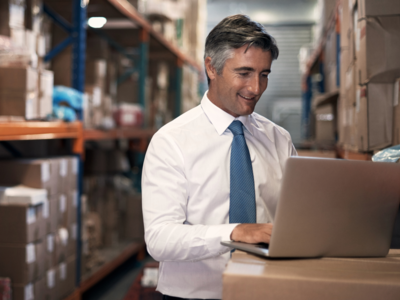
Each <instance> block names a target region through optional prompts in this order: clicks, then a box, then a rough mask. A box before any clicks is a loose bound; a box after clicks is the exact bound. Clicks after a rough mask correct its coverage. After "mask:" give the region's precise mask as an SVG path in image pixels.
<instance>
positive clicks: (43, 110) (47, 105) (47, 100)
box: [37, 96, 53, 119]
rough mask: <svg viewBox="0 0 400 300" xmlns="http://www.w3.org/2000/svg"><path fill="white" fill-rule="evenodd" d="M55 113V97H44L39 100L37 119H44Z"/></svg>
mask: <svg viewBox="0 0 400 300" xmlns="http://www.w3.org/2000/svg"><path fill="white" fill-rule="evenodd" d="M52 113H53V97H51V96H43V97H40V98H39V99H38V112H37V117H38V118H39V119H44V118H46V117H48V116H49V115H51V114H52Z"/></svg>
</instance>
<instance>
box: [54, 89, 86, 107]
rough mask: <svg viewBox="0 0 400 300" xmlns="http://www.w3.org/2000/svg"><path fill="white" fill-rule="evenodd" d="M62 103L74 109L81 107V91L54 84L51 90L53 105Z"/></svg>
mask: <svg viewBox="0 0 400 300" xmlns="http://www.w3.org/2000/svg"><path fill="white" fill-rule="evenodd" d="M60 103H63V104H65V105H67V106H69V107H72V108H73V109H76V110H81V109H82V107H83V93H81V92H79V91H77V90H75V89H73V88H70V87H66V86H61V85H58V86H55V87H54V91H53V105H58V104H60Z"/></svg>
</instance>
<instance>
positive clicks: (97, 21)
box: [88, 17, 107, 28]
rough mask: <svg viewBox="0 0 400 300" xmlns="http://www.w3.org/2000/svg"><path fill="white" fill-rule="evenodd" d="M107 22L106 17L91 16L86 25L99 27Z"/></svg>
mask: <svg viewBox="0 0 400 300" xmlns="http://www.w3.org/2000/svg"><path fill="white" fill-rule="evenodd" d="M106 23H107V19H106V18H104V17H91V18H90V19H89V20H88V25H89V26H90V27H92V28H101V27H103V26H104V25H105V24H106Z"/></svg>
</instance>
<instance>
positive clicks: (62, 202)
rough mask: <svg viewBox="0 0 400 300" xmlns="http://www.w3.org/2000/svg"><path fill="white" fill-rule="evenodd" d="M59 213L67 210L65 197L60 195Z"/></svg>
mask: <svg viewBox="0 0 400 300" xmlns="http://www.w3.org/2000/svg"><path fill="white" fill-rule="evenodd" d="M59 207H60V212H61V213H64V212H65V211H66V210H67V197H66V196H65V195H60V206H59Z"/></svg>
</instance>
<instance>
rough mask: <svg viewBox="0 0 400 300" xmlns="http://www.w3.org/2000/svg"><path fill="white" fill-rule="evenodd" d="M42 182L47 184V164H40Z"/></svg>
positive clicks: (48, 169)
mask: <svg viewBox="0 0 400 300" xmlns="http://www.w3.org/2000/svg"><path fill="white" fill-rule="evenodd" d="M41 167H42V170H41V171H42V172H41V173H42V182H47V181H48V180H49V179H50V164H49V163H48V162H44V163H42V166H41Z"/></svg>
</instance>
